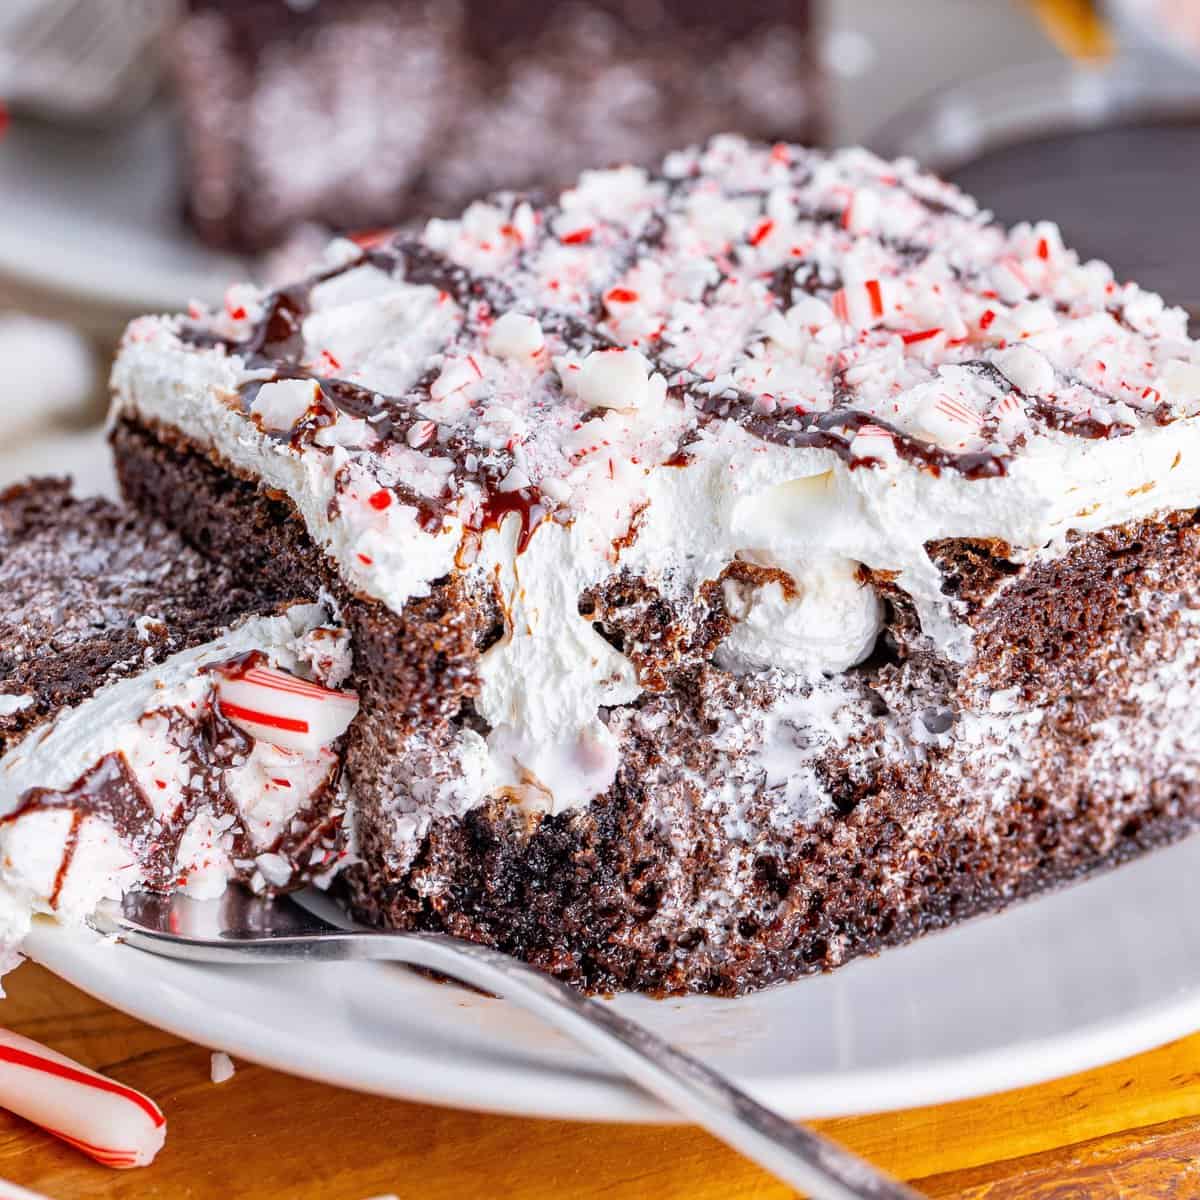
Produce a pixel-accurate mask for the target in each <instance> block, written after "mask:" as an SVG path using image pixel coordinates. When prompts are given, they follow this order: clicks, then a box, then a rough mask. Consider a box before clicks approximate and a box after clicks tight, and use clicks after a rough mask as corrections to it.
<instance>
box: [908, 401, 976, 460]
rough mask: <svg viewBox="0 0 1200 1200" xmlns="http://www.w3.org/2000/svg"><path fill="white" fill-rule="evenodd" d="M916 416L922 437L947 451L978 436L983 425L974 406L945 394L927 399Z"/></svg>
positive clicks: (916, 422) (919, 407)
mask: <svg viewBox="0 0 1200 1200" xmlns="http://www.w3.org/2000/svg"><path fill="white" fill-rule="evenodd" d="M913 416H914V418H915V424H916V425H917V427H918V429H919V431H920V433H921V435H922V436H924V437H926V438H927V439H928V440H929V441H931V442H933V443H934V444H935V445H938V446H944V447H958V446H962V445H963V444H964V443H966V442H967V441H969V440H970V439H971V438H973V437H975V436H977V435H978V433H979V430H980V426H981V425H982V424H983V418H982V417H981V416H980V415H979V413H978V412H977V411H976V410H975V409H974V408H972V407H971V405H969V404H968V403H967V402H966V401H965V400H962V399H960V398H959V397H958V396H952V395H950V394H948V393H946V392H938V393H935V394H933V395H931V396H928V397H927V398H926V399H925V401H924V403H922V404H921V405H919V406H918V409H917V411H916V412H915V413H914V414H913Z"/></svg>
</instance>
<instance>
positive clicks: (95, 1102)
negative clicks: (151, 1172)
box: [0, 1029, 167, 1200]
mask: <svg viewBox="0 0 1200 1200" xmlns="http://www.w3.org/2000/svg"><path fill="white" fill-rule="evenodd" d="M0 1106H3V1107H4V1108H7V1109H9V1110H10V1111H11V1112H14V1113H16V1114H17V1116H19V1117H24V1118H25V1119H26V1120H27V1121H32V1122H34V1124H36V1125H40V1126H41V1127H42V1128H43V1129H45V1130H46V1131H47V1132H48V1133H52V1134H54V1136H55V1137H57V1138H61V1139H62V1140H63V1141H64V1142H67V1143H68V1144H69V1145H72V1146H74V1147H75V1148H76V1149H77V1150H82V1151H83V1153H84V1154H87V1155H88V1156H89V1157H91V1158H94V1159H95V1160H96V1161H97V1162H99V1163H103V1164H104V1165H105V1166H106V1167H116V1168H125V1167H144V1166H145V1165H146V1164H147V1163H150V1162H153V1160H154V1156H155V1155H156V1154H157V1153H158V1152H159V1150H161V1149H162V1144H163V1142H164V1141H165V1140H166V1136H167V1122H166V1118H165V1117H164V1116H163V1115H162V1111H161V1110H160V1109H159V1107H158V1105H157V1104H155V1103H154V1101H153V1100H150V1099H148V1098H147V1097H145V1096H143V1095H142V1094H141V1092H135V1091H134V1090H133V1088H128V1087H126V1086H125V1085H124V1084H122V1083H117V1082H116V1081H115V1080H112V1079H106V1078H105V1077H104V1076H103V1075H98V1074H97V1073H96V1072H95V1071H90V1070H88V1068H87V1067H84V1066H80V1064H79V1063H77V1062H72V1061H71V1059H69V1058H67V1057H66V1056H65V1055H62V1054H58V1053H56V1052H55V1051H53V1050H48V1049H47V1048H46V1047H45V1046H39V1045H38V1043H37V1042H31V1041H30V1040H29V1039H28V1038H24V1037H21V1036H20V1035H19V1034H16V1033H11V1032H9V1031H8V1030H6V1029H0ZM6 1186H11V1185H3V1184H0V1200H5V1198H6V1193H5V1191H4V1188H5V1187H6ZM15 1194H16V1195H18V1196H19V1195H20V1192H17V1193H15Z"/></svg>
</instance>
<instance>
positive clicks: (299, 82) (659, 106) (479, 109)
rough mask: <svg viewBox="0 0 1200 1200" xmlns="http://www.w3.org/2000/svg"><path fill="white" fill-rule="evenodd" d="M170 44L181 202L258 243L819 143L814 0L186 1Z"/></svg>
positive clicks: (221, 230)
mask: <svg viewBox="0 0 1200 1200" xmlns="http://www.w3.org/2000/svg"><path fill="white" fill-rule="evenodd" d="M189 9H190V12H189V15H188V16H187V18H186V19H185V20H184V22H183V24H182V26H181V28H180V29H179V31H178V33H177V35H176V37H175V38H174V40H173V41H174V44H173V53H172V54H171V61H172V63H173V74H174V78H175V84H176V92H177V95H178V99H179V107H180V110H181V115H182V119H183V131H184V146H183V150H184V162H185V170H186V178H187V183H186V190H187V210H188V214H189V217H190V219H191V222H192V225H193V227H194V228H195V229H196V230H197V232H198V233H199V234H200V236H201V237H203V238H204V239H205V240H206V241H208V242H209V243H210V244H212V245H215V246H219V247H225V248H236V249H241V250H263V249H267V248H269V247H271V246H272V245H275V244H277V243H278V242H280V241H282V240H283V239H284V238H285V237H286V236H287V235H288V233H289V232H291V231H292V230H294V229H295V228H296V227H297V226H298V225H301V224H303V223H306V222H315V223H318V224H320V225H323V226H326V227H329V228H333V229H340V230H348V229H369V228H372V227H376V226H380V225H394V224H397V223H399V222H401V221H406V220H409V219H411V218H413V217H415V216H417V215H421V214H424V215H429V214H431V213H434V212H437V213H445V212H457V211H458V210H459V209H461V208H462V207H463V205H465V204H466V203H467V201H469V200H471V199H474V198H475V197H476V196H478V195H479V194H480V193H481V192H485V191H488V190H490V189H492V188H494V187H500V186H504V187H554V188H557V187H561V186H564V185H566V184H567V183H569V182H570V180H571V179H572V178H573V177H574V176H575V175H576V174H577V173H578V172H579V171H580V170H581V169H583V168H585V167H589V166H596V165H604V164H607V163H612V162H625V161H636V162H645V163H649V162H652V161H654V160H656V159H658V158H659V157H661V156H662V154H664V153H666V152H667V151H668V150H670V149H672V148H673V147H675V146H677V145H684V144H686V143H687V142H689V141H695V140H697V139H699V138H703V137H707V136H709V135H710V134H713V133H717V132H719V131H720V130H722V129H725V128H736V129H738V130H740V131H741V132H743V133H746V134H750V135H753V136H758V137H769V138H774V137H787V138H790V139H793V140H808V139H810V138H812V137H813V135H814V133H815V129H816V124H817V122H816V112H817V108H818V96H817V89H818V84H817V79H818V76H817V72H816V69H815V64H814V57H815V55H814V53H813V39H812V36H811V30H810V16H809V5H808V3H807V0H768V2H760V3H757V4H750V5H740V6H738V5H729V4H724V3H715V2H714V0H699V2H698V0H656V2H655V3H653V4H631V3H628V2H627V0H573V2H571V3H562V2H561V0H460V2H459V3H455V4H445V3H441V4H439V3H435V2H434V0H315V2H309V3H304V4H297V3H292V2H288V0H192V3H191V4H190V6H189Z"/></svg>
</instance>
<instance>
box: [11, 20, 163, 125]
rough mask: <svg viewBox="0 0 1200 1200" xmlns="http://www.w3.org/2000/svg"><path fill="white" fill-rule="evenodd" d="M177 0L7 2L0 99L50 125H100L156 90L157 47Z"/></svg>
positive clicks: (134, 108)
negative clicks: (53, 122)
mask: <svg viewBox="0 0 1200 1200" xmlns="http://www.w3.org/2000/svg"><path fill="white" fill-rule="evenodd" d="M179 11H180V6H179V4H178V3H177V0H4V2H3V3H2V4H0V99H3V100H4V101H5V102H6V103H7V104H8V105H10V106H11V107H12V108H14V109H18V110H21V111H25V112H30V113H34V114H36V115H39V116H44V117H49V118H51V119H55V120H70V121H80V122H85V123H88V124H104V123H107V122H111V121H113V120H116V119H119V118H120V117H123V116H126V115H128V114H129V113H131V112H135V111H137V110H138V109H139V108H140V107H142V106H143V105H144V104H145V102H146V101H147V100H148V99H149V98H150V96H151V95H152V94H153V92H154V89H155V88H156V87H157V85H158V78H159V61H158V48H159V44H160V42H161V40H162V37H163V34H164V33H165V32H166V30H167V29H169V28H170V27H171V25H172V24H173V23H174V22H175V21H176V20H177V19H178V15H179Z"/></svg>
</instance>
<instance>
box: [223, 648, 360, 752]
mask: <svg viewBox="0 0 1200 1200" xmlns="http://www.w3.org/2000/svg"><path fill="white" fill-rule="evenodd" d="M217 706H218V708H220V710H221V714H222V715H223V716H224V717H226V718H227V719H228V720H230V721H232V722H233V723H234V724H235V725H236V726H237V727H238V728H239V729H243V730H245V732H246V733H248V734H250V736H251V737H253V738H257V739H258V740H259V741H262V742H270V743H271V745H273V746H281V747H282V748H283V749H285V750H299V751H302V752H311V751H313V750H319V749H320V748H321V747H322V746H328V745H329V743H330V742H332V741H333V740H334V739H335V738H338V737H341V735H342V734H343V733H345V732H346V730H347V728H349V725H350V722H351V721H353V720H354V714H355V713H357V712H358V697H357V696H356V695H355V694H354V693H353V692H335V691H332V690H331V689H330V688H325V687H321V685H320V684H318V683H310V682H309V681H308V680H307V679H299V678H297V677H296V676H295V675H289V674H288V673H287V672H286V671H280V670H277V669H276V668H274V667H267V666H262V665H261V664H255V665H253V666H251V667H248V668H247V669H245V670H243V671H239V672H238V673H237V674H230V675H221V676H219V678H218V682H217Z"/></svg>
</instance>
